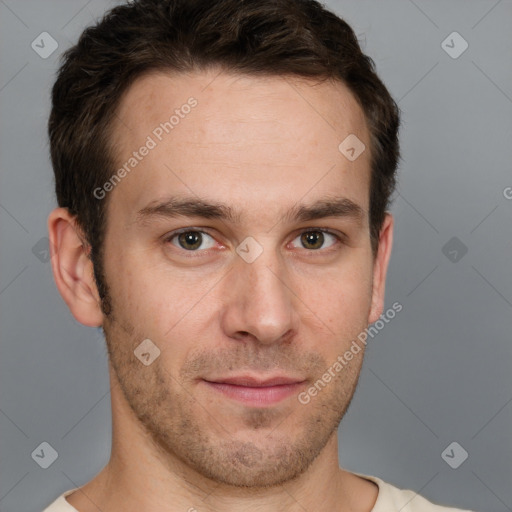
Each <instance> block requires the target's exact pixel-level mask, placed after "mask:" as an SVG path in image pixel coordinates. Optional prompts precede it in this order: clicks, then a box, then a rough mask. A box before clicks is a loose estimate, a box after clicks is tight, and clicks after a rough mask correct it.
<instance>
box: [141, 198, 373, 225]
mask: <svg viewBox="0 0 512 512" xmlns="http://www.w3.org/2000/svg"><path fill="white" fill-rule="evenodd" d="M180 216H181V217H202V218H204V219H219V220H223V221H227V222H231V223H233V224H240V221H241V218H242V214H241V212H240V211H237V210H235V209H233V208H232V207H230V206H228V205H226V204H223V203H219V202H215V201H213V202H212V201H206V200H203V199H195V198H180V197H169V198H166V199H164V200H161V201H155V202H152V203H150V204H148V205H147V206H145V207H144V208H142V209H141V210H139V211H138V212H137V216H136V222H137V223H144V222H146V221H147V220H150V219H151V218H155V217H162V218H174V217H180ZM365 216H366V211H365V210H364V209H363V208H362V207H361V206H360V205H358V204H357V203H355V202H354V201H352V200H351V199H348V198H346V197H336V198H324V199H320V200H317V201H315V202H314V203H313V204H310V205H305V204H301V205H295V206H294V207H292V208H291V209H290V210H288V211H287V212H285V213H284V215H282V216H281V218H280V219H279V220H280V222H294V221H295V222H305V221H311V220H317V219H323V218H326V217H337V218H348V219H351V220H354V221H356V222H357V223H359V224H361V223H362V222H363V220H364V218H365Z"/></svg>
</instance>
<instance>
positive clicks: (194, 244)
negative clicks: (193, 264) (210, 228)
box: [165, 229, 215, 252]
mask: <svg viewBox="0 0 512 512" xmlns="http://www.w3.org/2000/svg"><path fill="white" fill-rule="evenodd" d="M205 237H207V238H206V239H205ZM165 241H166V242H170V243H171V244H172V245H174V246H175V247H178V249H185V250H186V251H191V252H197V249H204V250H206V249H211V248H212V247H214V245H215V240H214V239H213V238H212V237H211V236H210V235H209V234H208V233H206V232H205V231H199V230H194V229H188V230H183V231H179V232H175V233H174V234H172V235H170V236H169V237H167V238H166V239H165Z"/></svg>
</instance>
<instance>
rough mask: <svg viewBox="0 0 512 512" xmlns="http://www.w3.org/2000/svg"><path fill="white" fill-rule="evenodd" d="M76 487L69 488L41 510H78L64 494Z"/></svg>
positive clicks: (63, 511)
mask: <svg viewBox="0 0 512 512" xmlns="http://www.w3.org/2000/svg"><path fill="white" fill-rule="evenodd" d="M77 489H78V488H75V489H70V490H69V491H66V492H64V493H62V494H61V495H60V496H59V497H58V498H57V499H56V500H55V501H54V502H52V503H50V505H48V506H47V507H46V508H45V509H44V510H43V512H78V511H77V509H76V508H75V507H73V506H71V504H70V503H69V502H68V501H67V500H66V496H68V495H69V494H71V493H73V492H74V491H76V490H77Z"/></svg>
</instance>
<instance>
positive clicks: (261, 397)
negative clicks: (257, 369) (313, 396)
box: [203, 375, 306, 407]
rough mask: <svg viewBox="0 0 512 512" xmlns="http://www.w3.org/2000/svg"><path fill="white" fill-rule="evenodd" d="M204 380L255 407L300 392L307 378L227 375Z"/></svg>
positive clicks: (239, 400)
mask: <svg viewBox="0 0 512 512" xmlns="http://www.w3.org/2000/svg"><path fill="white" fill-rule="evenodd" d="M203 382H204V383H205V384H206V385H207V386H208V387H209V388H210V389H212V390H213V391H216V392H217V393H221V394H223V395H224V396H226V397H228V398H230V399H232V400H236V401H238V402H242V403H243V404H244V405H247V406H253V407H265V406H270V405H274V404H277V403H278V402H281V401H282V400H284V399H286V398H288V397H290V396H292V395H296V394H298V393H299V391H300V388H301V387H303V385H304V382H306V381H305V379H300V378H292V377H286V376H275V377H272V378H266V379H264V378H258V377H253V376H250V375H241V376H237V377H226V378H218V379H212V380H207V379H203Z"/></svg>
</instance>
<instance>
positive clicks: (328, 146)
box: [48, 70, 393, 512]
mask: <svg viewBox="0 0 512 512" xmlns="http://www.w3.org/2000/svg"><path fill="white" fill-rule="evenodd" d="M191 96H193V97H194V98H196V99H197V102H198V104H197V106H196V107H194V108H193V109H191V112H190V113H189V114H188V115H186V116H185V117H184V118H183V119H180V122H179V124H178V125H176V126H175V127H174V129H173V131H172V132H171V133H169V134H166V135H165V136H164V137H163V139H162V141H160V142H158V144H157V146H156V147H155V148H154V149H152V150H151V151H150V152H149V154H148V155H147V156H145V157H144V158H143V159H142V160H141V161H140V162H139V163H138V165H137V167H136V168H134V169H133V170H132V171H131V172H130V174H129V175H127V176H126V177H125V178H123V180H122V181H121V182H120V183H119V184H117V185H116V187H115V188H114V189H113V190H112V191H110V192H109V193H108V194H109V195H108V197H107V198H106V199H104V200H108V222H107V227H106V239H105V240H106V241H105V260H104V261H105V275H106V280H107V284H108V286H109V290H110V296H111V300H112V307H113V311H112V315H110V316H108V317H106V316H104V315H103V313H102V311H101V308H100V306H99V296H98V292H97V288H96V284H95V282H94V279H93V274H92V264H91V262H90V260H89V258H88V247H87V245H86V244H82V240H83V235H81V233H80V230H79V228H78V227H77V225H76V223H75V222H74V219H73V217H71V216H70V215H69V213H68V212H67V210H66V209H63V208H57V209H55V210H54V211H53V212H52V213H51V214H50V217H49V220H48V227H49V232H50V239H51V244H50V245H51V247H52V250H53V256H52V266H53V272H54V275H55V280H56V284H57V287H58V289H59V291H60V293H61V294H62V296H63V298H64V300H65V301H66V303H67V305H68V307H69V309H70V311H71V313H72V314H73V315H74V317H75V318H76V319H77V320H78V321H79V322H81V323H82V324H84V325H88V326H100V325H101V326H103V328H104V331H105V335H106V340H107V347H108V351H109V371H110V382H111V401H112V415H113V432H112V452H111V458H110V461H109V463H108V464H107V465H106V466H105V468H103V470H102V471H101V472H100V473H99V474H98V475H97V476H96V477H95V478H94V479H93V480H92V481H91V482H89V483H88V484H86V485H85V486H83V487H81V488H80V490H79V491H76V492H74V493H73V494H71V495H70V496H68V497H67V501H68V502H69V503H71V504H72V505H73V506H74V507H75V508H76V509H77V510H79V511H81V512H89V511H97V510H103V511H107V510H108V511H109V512H117V511H121V510H123V511H125V512H126V511H156V510H158V511H162V512H165V511H178V510H180V511H183V510H190V509H191V508H195V509H197V510H199V511H219V510H222V511H228V512H229V511H235V510H236V511H241V510H243V511H246V510H247V511H249V510H251V511H252V510H258V511H267V510H268V511H276V510H283V511H298V510H301V511H302V510H310V511H312V510H318V503H322V508H324V509H326V510H339V511H370V510H371V508H372V507H373V505H374V503H375V500H376V499H377V494H378V487H377V486H376V485H375V484H374V483H372V482H370V481H369V480H366V479H363V478H361V477H359V476H357V475H354V474H352V473H350V472H348V471H345V470H343V469H341V468H339V464H338V437H337V427H338V424H339V422H340V420H341V418H342V417H343V415H344V414H345V412H346V410H347V408H348V406H349V404H350V401H351V399H352V396H353V394H354V391H355V389H356V385H357V380H358V377H359V374H360V370H361V364H362V361H363V355H364V350H361V351H360V352H359V353H358V354H357V355H355V356H354V358H353V359H352V360H351V361H350V363H349V364H348V365H347V366H345V367H344V368H343V370H342V371H339V372H337V373H336V376H335V377H334V378H333V379H332V380H331V382H329V383H328V385H326V386H325V388H323V389H322V390H321V391H320V392H319V393H318V394H317V396H315V397H312V398H311V401H310V402H309V403H308V404H306V405H303V404H301V403H300V402H299V401H298V399H297V393H294V394H292V395H291V396H289V397H287V398H285V399H283V400H281V401H279V402H277V403H275V404H273V405H264V406H261V407H258V406H254V405H247V404H244V403H242V402H239V401H237V400H234V399H231V398H228V397H226V396H225V395H224V394H222V393H219V392H218V391H217V390H216V389H212V388H210V386H208V385H207V384H206V383H205V381H204V379H215V378H220V377H227V376H231V375H235V374H236V375H240V374H241V373H251V375H255V376H259V377H265V376H268V375H275V374H276V373H279V374H281V375H288V376H294V377H297V378H298V379H299V380H301V381H303V383H302V385H301V386H300V387H299V388H298V389H297V392H298V391H304V390H307V389H308V388H310V387H311V386H312V385H313V383H314V382H315V381H316V380H317V379H318V378H320V376H321V375H322V374H323V373H324V372H325V370H326V369H327V368H328V367H330V366H331V365H332V364H333V363H334V362H335V361H336V359H337V357H338V356H339V355H341V354H343V353H344V352H345V351H346V350H347V349H348V348H350V344H351V342H352V341H353V340H354V339H356V337H357V335H358V334H359V333H360V332H361V331H363V330H364V329H365V328H366V327H367V326H368V324H369V323H372V322H375V321H376V320H377V319H378V318H379V316H380V315H381V313H382V311H383V304H384V293H385V278H386V271H387V266H388V261H389V257H390V254H391V246H392V233H393V218H392V216H391V215H390V214H389V213H388V214H387V215H386V219H385V222H384V225H383V227H382V230H381V233H380V242H379V250H378V253H377V255H376V256H375V258H374V257H373V255H372V252H371V245H370V237H369V219H368V208H369V184H370V181H369V180H370V160H369V158H370V151H369V148H370V139H369V132H368V128H367V124H366V122H365V118H364V115H363V112H362V110H361V108H360V107H359V105H358V104H357V102H356V101H355V99H354V97H353V96H352V94H351V93H350V91H349V90H348V89H347V88H346V87H345V86H344V85H343V84H341V83H339V82H337V83H332V82H328V81H327V82H323V83H316V82H313V81H309V80H305V79H300V80H299V79H298V78H297V77H293V78H292V77H266V78H264V77H254V76H242V75H232V74H227V73H225V72H219V70H210V71H201V72H199V71H197V72H194V73H191V74H180V75H174V76H171V75H170V74H164V73H153V74H151V75H147V76H144V77H141V78H140V79H138V80H137V81H136V82H134V84H133V85H132V86H131V87H130V88H129V90H128V91H127V92H126V93H125V95H124V97H123V98H122V101H121V104H120V106H119V109H118V112H117V114H118V115H117V118H116V122H115V124H114V126H113V136H114V141H115V143H116V146H115V147H116V152H117V157H118V163H119V165H120V166H121V165H122V163H124V162H125V161H126V160H127V159H128V158H129V157H130V155H131V153H132V152H133V151H134V150H137V149H138V148H139V147H140V146H141V145H142V144H144V142H145V141H146V138H147V136H148V135H150V134H151V133H152V131H153V130H154V129H155V127H156V126H158V125H159V124H160V123H161V122H164V121H165V120H168V118H169V116H170V115H171V114H172V112H173V111H174V110H175V109H176V108H180V106H181V105H183V104H184V103H186V101H187V99H188V98H189V97H191ZM351 133H353V134H356V135H357V137H358V138H359V139H360V140H361V141H363V142H364V144H365V145H366V150H365V151H364V152H363V153H362V154H361V155H360V156H359V158H357V159H356V160H355V161H353V162H351V161H349V160H348V159H347V158H345V156H343V155H342V154H341V153H340V151H339V150H338V145H339V144H340V142H341V141H342V140H343V139H344V138H345V137H346V136H347V135H348V134H351ZM84 193H86V191H84ZM90 193H92V191H90ZM171 195H174V196H176V195H179V196H180V197H187V198H192V199H197V198H198V197H200V198H201V199H204V200H208V201H217V202H222V203H224V204H226V205H229V206H230V207H231V208H233V209H234V210H236V211H237V212H239V214H240V215H239V219H237V220H238V222H231V221H228V220H224V219H222V220H221V219H208V218H201V217H185V216H180V217H168V216H163V215H161V216H149V217H145V218H143V220H140V218H139V217H138V216H137V213H138V212H139V211H140V210H141V209H143V208H145V207H147V206H148V205H154V204H155V201H161V200H163V199H165V198H167V197H169V196H171ZM334 197H336V198H340V197H345V198H348V199H350V200H352V201H353V202H355V203H357V204H358V205H360V207H361V208H362V209H363V212H364V215H363V217H362V218H361V219H360V220H359V221H358V220H357V219H355V218H352V217H348V216H344V217H326V218H322V219H316V220H309V221H305V222H304V221H296V220H282V215H283V214H285V213H286V212H287V211H288V210H290V209H291V208H292V207H294V206H296V205H297V204H304V205H310V204H312V203H313V202H315V201H317V200H320V199H324V198H331V199H332V198H334ZM138 219H139V220H138ZM180 228H193V229H194V230H195V231H197V230H201V231H202V232H203V233H202V237H203V238H202V242H201V240H199V248H198V249H197V248H196V249H194V250H190V248H189V247H190V244H189V245H186V241H185V246H184V247H183V246H181V245H180V243H179V239H178V237H177V236H176V237H174V238H171V239H170V241H169V236H171V235H172V234H173V233H174V232H175V231H176V230H177V229H180ZM319 228H325V229H330V230H333V231H334V232H335V233H337V234H339V235H340V236H341V237H342V238H341V239H340V240H338V239H337V238H335V237H333V236H332V235H329V234H325V235H324V238H323V239H322V238H321V237H322V235H321V234H318V231H317V230H318V229H319ZM303 232H306V233H311V232H313V235H315V234H316V235H317V236H319V241H318V246H319V248H318V249H314V248H312V246H315V242H310V243H308V240H307V239H306V240H304V237H301V234H302V233H303ZM196 234H197V233H196ZM342 234H344V236H342ZM248 236H251V237H253V238H254V239H255V240H256V241H257V242H258V243H259V244H260V246H261V247H262V249H263V252H262V253H261V254H260V255H259V257H257V258H256V260H255V261H253V262H252V263H248V262H247V261H245V260H244V259H243V258H241V257H240V256H239V254H238V253H237V252H236V248H237V247H238V246H239V244H240V243H241V242H242V241H243V240H244V239H245V238H246V237H248ZM166 238H167V239H166ZM147 338H149V339H150V340H152V342H153V343H154V345H156V346H157V347H158V348H159V350H160V355H159V357H157V358H156V359H155V360H154V361H153V362H152V363H151V364H150V365H148V366H146V365H144V364H142V363H141V362H140V361H139V359H137V358H136V357H135V355H134V350H135V349H136V348H137V346H138V345H139V344H140V343H141V341H142V340H144V339H147ZM362 348H363V349H364V345H362Z"/></svg>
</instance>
